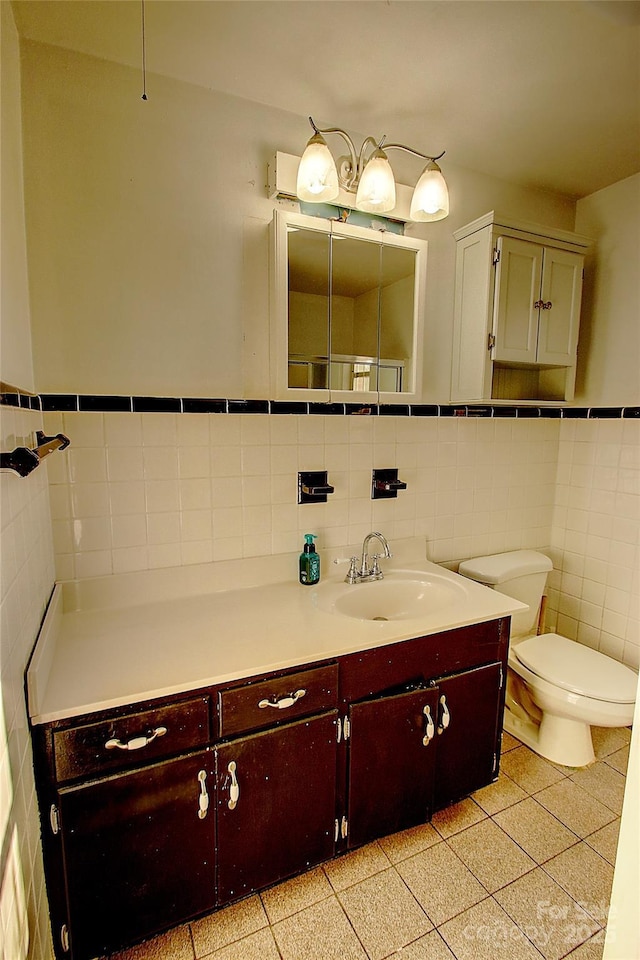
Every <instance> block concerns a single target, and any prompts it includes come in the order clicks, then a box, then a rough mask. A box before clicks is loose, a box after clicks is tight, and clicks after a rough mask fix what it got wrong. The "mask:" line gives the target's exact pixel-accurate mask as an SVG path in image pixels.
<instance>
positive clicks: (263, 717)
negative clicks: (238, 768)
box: [218, 663, 338, 737]
mask: <svg viewBox="0 0 640 960" xmlns="http://www.w3.org/2000/svg"><path fill="white" fill-rule="evenodd" d="M337 700H338V666H337V664H335V663H332V664H329V665H328V666H326V667H313V668H312V669H311V670H301V671H298V673H290V674H288V675H287V676H284V677H273V678H270V679H269V680H261V681H260V682H259V683H247V684H245V685H244V686H242V687H233V688H232V689H230V690H221V691H220V692H219V693H218V704H219V707H220V736H221V737H230V736H232V735H234V734H236V733H246V732H247V731H249V730H260V729H261V728H262V727H270V726H271V725H272V724H274V723H277V722H279V721H282V720H289V719H294V718H296V717H304V716H307V715H309V714H312V713H319V712H320V711H322V710H330V709H331V708H332V707H335V706H336V705H337Z"/></svg>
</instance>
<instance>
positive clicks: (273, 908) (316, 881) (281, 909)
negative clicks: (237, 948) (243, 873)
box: [260, 867, 333, 923]
mask: <svg viewBox="0 0 640 960" xmlns="http://www.w3.org/2000/svg"><path fill="white" fill-rule="evenodd" d="M332 893H333V887H332V886H331V884H330V883H329V881H328V880H327V877H326V875H325V873H324V871H323V870H322V868H321V867H316V869H315V870H309V871H308V872H307V873H303V874H302V875H301V876H299V877H293V878H292V879H291V880H285V882H284V883H279V884H278V886H277V887H270V888H269V890H263V891H262V893H261V894H260V899H261V900H262V905H263V907H264V909H265V911H266V914H267V917H268V918H269V923H277V922H278V920H284V918H285V917H290V916H291V915H292V914H294V913H298V911H299V910H304V908H305V907H310V906H311V905H312V904H314V903H318V901H320V900H324V899H325V897H330V896H331V894H332Z"/></svg>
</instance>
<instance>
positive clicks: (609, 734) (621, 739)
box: [591, 727, 631, 760]
mask: <svg viewBox="0 0 640 960" xmlns="http://www.w3.org/2000/svg"><path fill="white" fill-rule="evenodd" d="M591 739H592V740H593V750H594V753H595V755H596V758H597V759H598V760H601V759H602V758H603V757H606V756H608V755H609V754H610V753H615V751H616V750H619V749H620V748H621V747H624V746H627V745H628V744H629V742H630V740H631V730H630V729H629V728H628V727H591Z"/></svg>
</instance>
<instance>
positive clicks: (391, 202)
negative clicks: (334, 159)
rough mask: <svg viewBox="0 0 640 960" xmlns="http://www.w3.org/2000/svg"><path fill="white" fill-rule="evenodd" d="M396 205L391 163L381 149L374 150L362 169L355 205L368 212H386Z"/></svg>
mask: <svg viewBox="0 0 640 960" xmlns="http://www.w3.org/2000/svg"><path fill="white" fill-rule="evenodd" d="M395 205H396V182H395V180H394V179H393V171H392V169H391V164H390V163H389V161H388V160H387V155H386V154H385V153H384V151H382V150H376V151H375V153H374V154H373V155H372V157H371V159H370V160H369V162H368V163H367V165H366V166H365V168H364V170H363V171H362V176H361V177H360V183H359V184H358V192H357V194H356V207H357V208H358V210H366V211H367V212H368V213H386V212H387V211H388V210H393V208H394V207H395Z"/></svg>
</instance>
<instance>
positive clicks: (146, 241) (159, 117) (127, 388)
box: [23, 42, 575, 402]
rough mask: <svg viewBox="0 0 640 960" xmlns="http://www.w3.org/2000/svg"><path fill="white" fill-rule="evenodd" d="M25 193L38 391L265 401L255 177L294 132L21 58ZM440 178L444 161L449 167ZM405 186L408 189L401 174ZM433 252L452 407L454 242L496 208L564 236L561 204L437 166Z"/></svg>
mask: <svg viewBox="0 0 640 960" xmlns="http://www.w3.org/2000/svg"><path fill="white" fill-rule="evenodd" d="M23 65H24V79H23V82H24V94H25V96H24V108H25V154H26V166H25V182H26V202H27V228H28V243H29V262H30V270H31V272H30V279H31V295H32V318H33V338H34V363H35V371H36V382H37V384H38V389H39V390H40V391H42V392H49V391H50V392H65V391H70V392H74V393H75V392H79V393H124V394H131V393H137V394H156V395H158V394H159V395H163V396H165V395H181V396H258V397H268V395H269V390H268V376H267V371H266V361H267V356H268V349H269V338H268V322H269V316H268V278H269V270H268V230H267V224H268V223H269V222H270V220H271V217H272V211H273V207H274V204H273V202H271V201H269V200H268V199H267V196H266V189H265V182H266V173H267V163H268V160H269V158H270V156H271V155H272V153H273V152H274V151H275V150H276V149H279V150H285V151H288V152H292V153H296V152H297V153H300V152H301V150H302V148H303V145H304V143H305V141H306V139H307V135H308V124H307V121H306V118H303V117H297V116H294V115H291V114H287V113H284V112H282V111H277V110H273V109H269V108H267V107H263V106H260V105H257V104H253V103H250V102H248V101H244V100H240V99H236V98H232V97H228V96H225V95H222V94H218V93H215V92H213V91H210V90H204V89H201V88H198V87H195V86H190V85H188V84H184V83H179V82H176V81H173V80H170V79H167V78H164V77H159V76H152V77H151V78H150V79H149V84H148V91H149V100H148V102H146V103H144V102H142V101H141V100H140V76H139V73H138V72H137V71H134V70H130V69H128V68H124V67H121V66H118V65H115V64H111V63H107V62H105V61H101V60H96V59H93V58H90V57H86V56H82V55H79V54H75V53H72V52H69V51H65V50H61V49H57V48H53V47H49V46H44V45H40V44H35V43H31V42H27V43H25V44H24V48H23ZM451 159H452V161H453V160H454V159H455V158H451ZM408 172H409V175H411V176H415V175H417V172H419V171H416V170H413V169H411V170H409V171H408ZM446 172H447V177H448V180H449V183H450V188H451V206H452V214H451V216H450V217H449V219H448V220H446V221H443V222H442V223H437V224H432V225H421V226H420V227H419V228H416V229H415V232H416V235H419V236H421V237H423V238H427V239H429V240H430V249H429V267H428V270H429V278H430V279H429V282H428V292H427V297H428V302H427V313H426V330H425V357H426V376H425V380H424V382H425V390H424V399H425V400H434V401H436V400H439V401H440V402H446V401H447V400H448V397H449V374H448V370H449V359H450V352H451V318H452V309H453V306H452V305H453V273H454V257H455V245H454V240H453V237H452V232H453V230H454V229H456V228H457V227H458V226H460V225H461V224H463V223H465V222H467V221H468V220H471V219H473V218H475V217H477V216H480V215H481V214H483V213H486V212H487V211H488V210H490V209H492V208H497V209H501V210H506V211H508V212H509V213H511V214H512V215H513V216H519V217H523V218H526V219H530V220H538V221H545V222H548V223H550V224H551V225H554V226H558V227H564V228H567V229H571V228H573V220H574V212H575V211H574V204H573V202H572V201H570V200H568V199H566V198H563V197H559V196H554V195H550V194H544V193H541V192H537V191H532V190H526V189H523V188H520V187H517V186H514V185H512V184H507V183H505V182H503V181H500V180H497V179H495V178H491V177H486V176H483V175H480V174H475V173H471V172H469V171H466V170H463V169H460V168H456V167H455V166H454V165H453V163H451V164H449V163H447V165H446Z"/></svg>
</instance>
